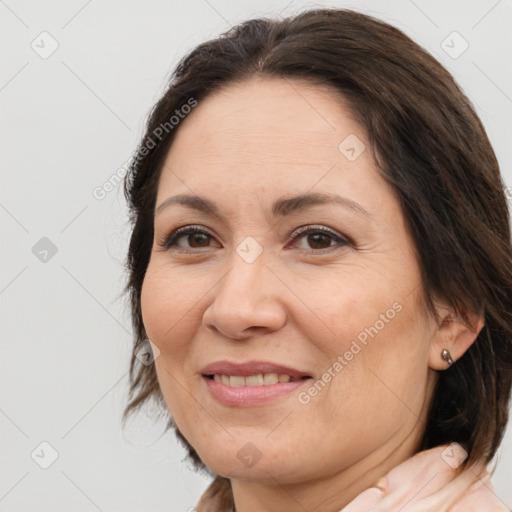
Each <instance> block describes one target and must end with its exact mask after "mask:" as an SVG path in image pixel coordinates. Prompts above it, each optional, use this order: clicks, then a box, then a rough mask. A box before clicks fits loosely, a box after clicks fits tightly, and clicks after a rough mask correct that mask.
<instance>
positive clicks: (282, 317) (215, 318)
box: [203, 254, 286, 340]
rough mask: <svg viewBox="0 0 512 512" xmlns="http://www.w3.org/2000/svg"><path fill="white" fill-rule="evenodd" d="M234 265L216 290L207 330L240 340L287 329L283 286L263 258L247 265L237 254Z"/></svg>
mask: <svg viewBox="0 0 512 512" xmlns="http://www.w3.org/2000/svg"><path fill="white" fill-rule="evenodd" d="M231 263H232V264H231V266H230V268H229V270H228V271H227V273H226V274H225V275H224V277H223V278H222V279H221V280H220V281H219V282H218V284H217V285H216V286H215V287H214V291H213V293H214V295H213V300H212V303H211V304H210V306H209V307H208V308H207V309H206V311H205V312H204V315H203V321H204V324H205V326H206V327H207V328H208V329H210V330H213V331H215V332H217V333H220V334H222V335H223V336H225V337H227V338H231V339H236V340H244V339H246V338H250V337H251V336H262V335H264V334H266V333H270V332H273V331H277V330H279V329H280V328H281V327H283V325H284V324H285V323H286V312H285V308H284V304H283V301H282V299H281V298H282V297H283V294H284V290H283V285H282V282H280V281H279V279H277V278H276V276H275V275H274V273H273V272H272V271H271V270H269V268H268V267H267V266H266V262H265V261H264V258H263V257H262V256H260V257H259V258H258V259H256V261H253V262H252V263H247V262H246V261H244V260H243V259H242V258H240V257H239V256H238V254H234V257H233V258H232V259H231ZM280 297H281V298H280Z"/></svg>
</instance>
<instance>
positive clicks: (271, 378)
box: [263, 373, 279, 386]
mask: <svg viewBox="0 0 512 512" xmlns="http://www.w3.org/2000/svg"><path fill="white" fill-rule="evenodd" d="M263 382H264V384H265V386H269V385H270V384H277V383H278V382H279V376H278V375H277V373H265V375H263Z"/></svg>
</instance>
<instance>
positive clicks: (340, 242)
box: [291, 226, 350, 254]
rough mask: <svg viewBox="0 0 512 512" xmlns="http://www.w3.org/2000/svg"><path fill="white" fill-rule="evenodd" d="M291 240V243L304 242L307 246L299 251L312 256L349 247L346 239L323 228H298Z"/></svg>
mask: <svg viewBox="0 0 512 512" xmlns="http://www.w3.org/2000/svg"><path fill="white" fill-rule="evenodd" d="M291 238H292V240H293V241H297V240H299V241H301V242H302V241H304V242H305V243H306V244H307V246H306V247H299V249H300V250H303V251H305V252H309V253H312V254H315V253H317V254H322V253H323V252H329V251H331V250H336V249H339V248H341V247H345V246H347V245H350V242H349V241H348V240H347V239H346V238H344V237H343V236H341V235H340V234H338V233H336V232H335V231H333V230H331V229H329V228H326V227H324V226H318V227H315V226H304V227H302V228H299V229H298V230H297V231H296V232H295V233H294V235H292V237H291ZM333 242H334V244H333ZM294 245H297V244H294Z"/></svg>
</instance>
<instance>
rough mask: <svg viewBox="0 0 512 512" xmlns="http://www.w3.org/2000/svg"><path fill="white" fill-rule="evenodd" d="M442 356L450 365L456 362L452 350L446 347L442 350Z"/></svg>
mask: <svg viewBox="0 0 512 512" xmlns="http://www.w3.org/2000/svg"><path fill="white" fill-rule="evenodd" d="M441 357H442V358H443V359H444V360H445V361H446V362H447V364H448V367H450V366H451V365H452V364H453V363H454V361H453V359H452V355H451V354H450V351H449V350H448V349H446V348H444V349H443V351H442V352H441Z"/></svg>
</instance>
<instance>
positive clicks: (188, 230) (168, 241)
mask: <svg viewBox="0 0 512 512" xmlns="http://www.w3.org/2000/svg"><path fill="white" fill-rule="evenodd" d="M193 233H202V234H205V235H207V236H210V237H213V235H211V234H210V232H209V231H208V230H207V229H206V228H205V227H204V226H201V225H190V226H183V227H181V228H178V229H176V230H174V231H173V232H172V233H170V234H169V235H168V236H167V237H164V239H163V240H162V241H160V243H159V245H160V247H161V248H162V249H163V250H177V251H180V252H184V253H197V252H198V250H197V249H189V248H186V247H178V248H177V249H172V247H173V246H175V243H176V241H177V240H179V239H180V238H181V237H183V236H185V235H191V234H193ZM312 233H322V234H324V235H328V236H330V237H331V238H332V239H333V240H334V241H335V242H338V243H341V244H342V246H348V245H351V246H353V245H354V244H353V242H352V241H351V240H350V239H349V238H347V237H343V236H341V235H339V234H338V233H336V231H333V230H332V229H329V228H327V227H324V226H301V227H300V228H298V229H297V230H296V231H295V232H294V234H293V235H292V236H290V241H295V240H298V239H300V238H302V237H304V236H306V235H309V234H312ZM175 247H177V246H175ZM340 248H341V247H336V246H330V247H326V248H324V249H309V250H307V249H300V251H301V252H304V253H308V254H324V253H326V252H331V251H332V250H333V249H340ZM200 249H201V248H200Z"/></svg>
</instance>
